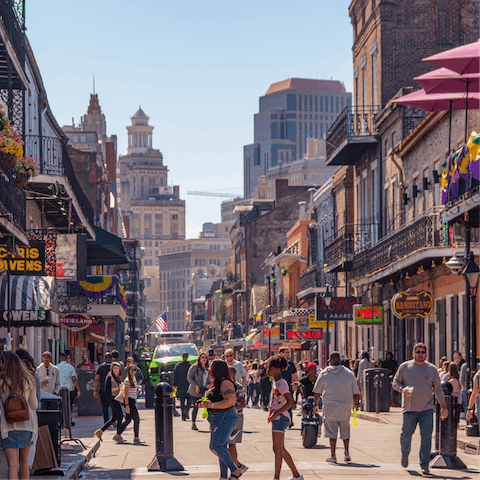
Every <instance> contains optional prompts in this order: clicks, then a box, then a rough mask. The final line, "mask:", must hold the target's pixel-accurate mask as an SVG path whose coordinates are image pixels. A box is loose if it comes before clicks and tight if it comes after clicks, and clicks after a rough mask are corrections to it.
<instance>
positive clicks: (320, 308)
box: [315, 297, 358, 328]
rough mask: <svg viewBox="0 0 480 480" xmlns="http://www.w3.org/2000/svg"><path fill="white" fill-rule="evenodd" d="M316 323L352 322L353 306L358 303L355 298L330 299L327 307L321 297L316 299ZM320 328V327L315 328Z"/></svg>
mask: <svg viewBox="0 0 480 480" xmlns="http://www.w3.org/2000/svg"><path fill="white" fill-rule="evenodd" d="M315 303H316V319H315V320H316V321H317V322H319V321H322V320H323V321H326V320H329V321H338V320H353V306H354V305H355V304H357V303H358V299H357V298H356V297H332V299H331V302H330V305H329V306H328V307H327V304H326V303H325V300H324V298H323V297H317V299H316V302H315ZM317 328H320V327H317Z"/></svg>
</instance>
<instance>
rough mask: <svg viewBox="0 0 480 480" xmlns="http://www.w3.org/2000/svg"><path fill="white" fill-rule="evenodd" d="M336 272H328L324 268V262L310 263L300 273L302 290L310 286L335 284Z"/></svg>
mask: <svg viewBox="0 0 480 480" xmlns="http://www.w3.org/2000/svg"><path fill="white" fill-rule="evenodd" d="M335 277H336V274H334V273H326V272H325V271H324V269H323V264H321V263H314V264H312V265H309V266H308V267H307V268H306V269H305V270H303V272H302V273H301V274H300V290H301V291H302V290H307V289H308V288H316V287H325V286H326V285H334V284H335Z"/></svg>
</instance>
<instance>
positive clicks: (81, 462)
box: [61, 438, 101, 480]
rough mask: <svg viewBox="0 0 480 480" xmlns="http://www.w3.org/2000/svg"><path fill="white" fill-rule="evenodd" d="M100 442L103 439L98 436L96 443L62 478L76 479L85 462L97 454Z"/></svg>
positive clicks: (63, 479) (66, 479) (67, 479)
mask: <svg viewBox="0 0 480 480" xmlns="http://www.w3.org/2000/svg"><path fill="white" fill-rule="evenodd" d="M100 442H101V440H100V439H99V438H97V439H96V441H95V443H94V444H93V445H92V446H91V447H90V449H88V450H87V453H86V454H85V455H83V456H82V457H81V458H79V459H78V460H76V461H75V462H74V463H73V465H72V466H71V467H70V468H69V469H68V470H67V472H66V473H65V475H64V476H63V477H62V478H61V480H76V479H77V478H78V476H79V475H80V473H81V472H82V470H83V467H84V466H85V464H86V463H87V462H88V461H90V459H91V458H92V457H93V456H95V453H96V451H97V450H98V449H99V448H100Z"/></svg>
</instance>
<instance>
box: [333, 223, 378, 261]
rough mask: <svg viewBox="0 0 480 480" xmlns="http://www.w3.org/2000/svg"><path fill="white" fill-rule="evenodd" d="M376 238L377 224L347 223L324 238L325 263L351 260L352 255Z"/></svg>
mask: <svg viewBox="0 0 480 480" xmlns="http://www.w3.org/2000/svg"><path fill="white" fill-rule="evenodd" d="M377 238H378V224H376V223H365V224H363V223H362V224H348V225H345V226H343V227H342V228H340V229H339V230H337V231H336V232H335V233H334V234H333V235H332V236H331V237H329V238H327V239H326V240H325V247H324V248H325V263H326V264H327V265H332V264H335V263H338V262H339V261H343V262H346V261H351V260H352V255H353V254H354V253H356V252H360V251H362V250H364V249H366V248H370V246H371V245H372V242H375V241H376V240H377Z"/></svg>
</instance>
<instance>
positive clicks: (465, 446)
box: [357, 412, 479, 455]
mask: <svg viewBox="0 0 480 480" xmlns="http://www.w3.org/2000/svg"><path fill="white" fill-rule="evenodd" d="M357 417H358V418H359V419H361V420H369V421H370V422H377V423H383V424H385V425H393V424H394V422H390V421H389V420H388V419H387V418H385V417H381V416H379V415H378V414H376V413H367V412H357ZM475 438H476V437H472V441H468V440H463V439H457V448H459V449H460V450H463V451H464V452H465V453H468V454H470V455H479V449H478V438H476V439H475Z"/></svg>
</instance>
